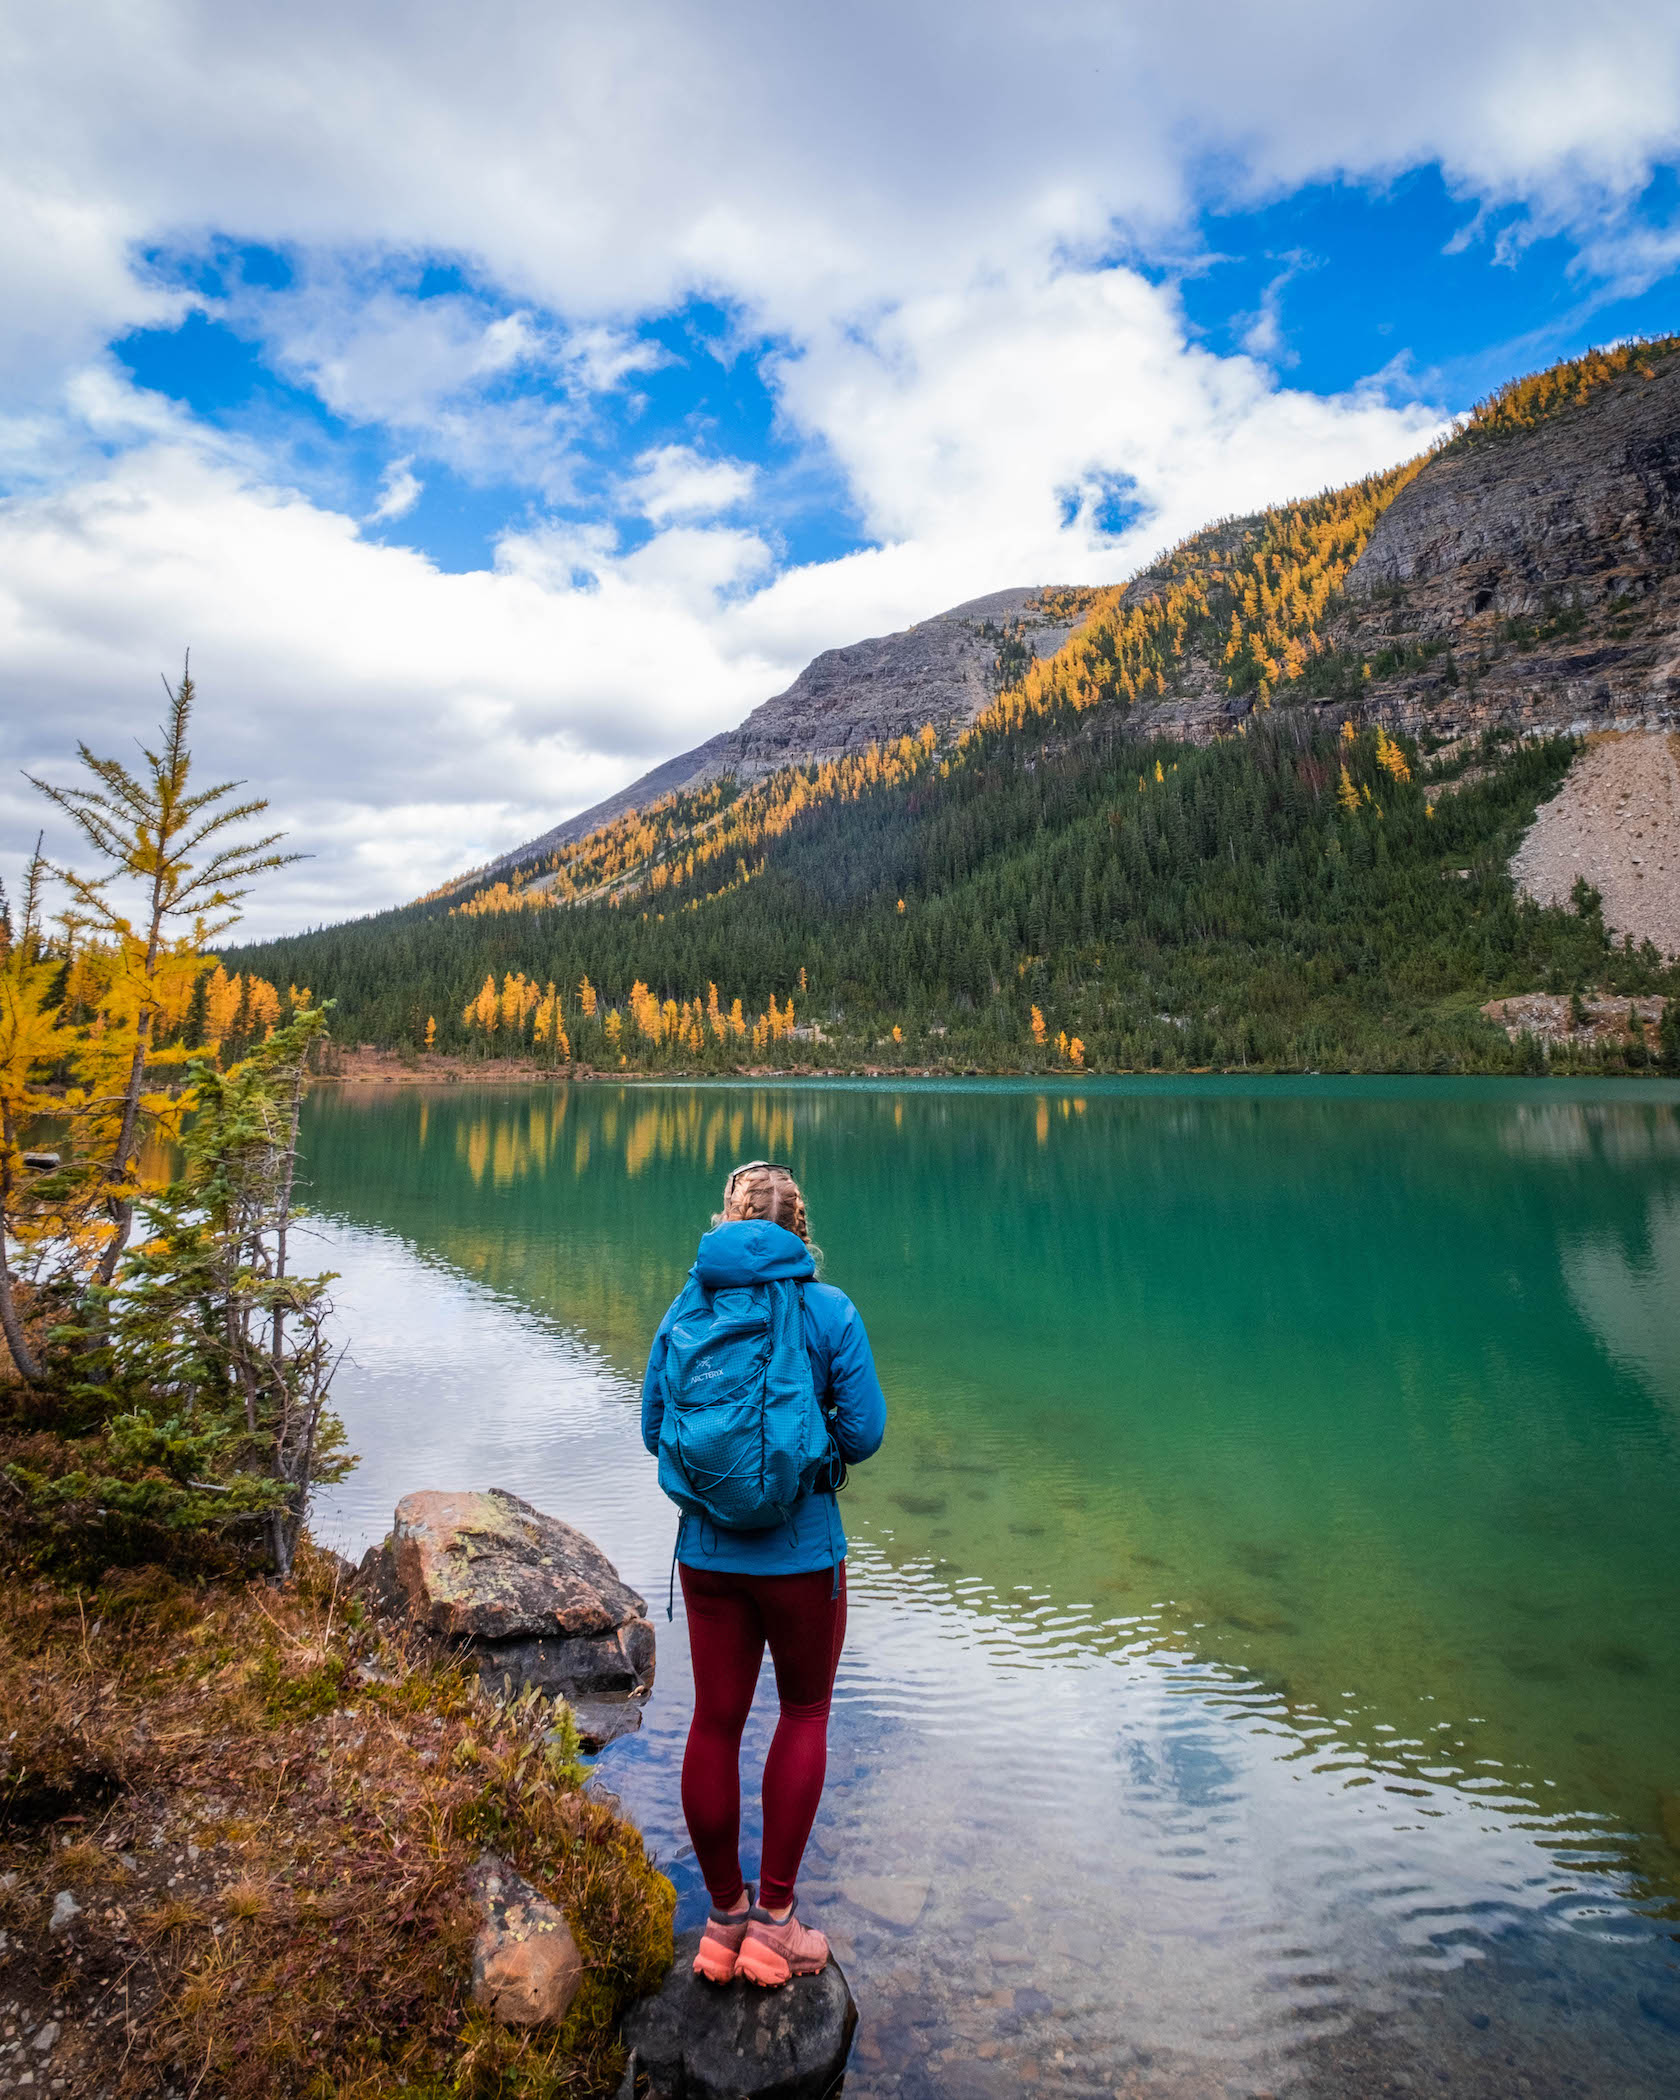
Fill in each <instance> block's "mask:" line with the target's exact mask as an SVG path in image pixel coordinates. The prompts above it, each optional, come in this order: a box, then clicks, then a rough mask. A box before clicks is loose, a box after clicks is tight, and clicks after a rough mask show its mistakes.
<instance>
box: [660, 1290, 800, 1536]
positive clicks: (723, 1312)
mask: <svg viewBox="0 0 1680 2100" xmlns="http://www.w3.org/2000/svg"><path fill="white" fill-rule="evenodd" d="M837 1455H838V1454H837V1453H836V1452H835V1450H834V1445H833V1439H832V1437H831V1435H830V1432H829V1427H828V1423H827V1421H826V1420H825V1419H824V1416H823V1411H822V1408H821V1406H820V1405H819V1403H818V1400H817V1393H816V1384H815V1381H814V1380H813V1378H812V1376H811V1359H810V1357H809V1356H808V1355H807V1353H806V1349H805V1293H804V1289H803V1287H802V1286H801V1285H800V1284H798V1283H796V1282H789V1281H784V1280H776V1281H773V1282H767V1283H752V1284H736V1285H730V1286H727V1287H726V1288H724V1289H722V1290H708V1289H707V1288H706V1287H705V1285H704V1284H702V1283H700V1282H698V1281H697V1280H696V1279H695V1278H694V1277H692V1276H691V1277H690V1278H689V1279H688V1282H687V1284H686V1285H685V1286H684V1288H683V1293H682V1296H681V1297H680V1298H679V1299H678V1300H677V1304H676V1309H675V1313H674V1315H673V1317H672V1320H671V1325H670V1327H669V1329H668V1330H667V1333H666V1339H665V1413H664V1418H663V1420H662V1421H661V1423H660V1427H659V1485H660V1486H661V1487H662V1488H663V1489H664V1490H665V1492H666V1494H667V1495H669V1496H670V1498H671V1500H672V1501H673V1502H674V1503H675V1504H676V1505H677V1507H678V1508H679V1509H680V1510H682V1511H683V1512H684V1513H685V1514H686V1515H688V1516H696V1517H700V1516H704V1517H710V1518H711V1519H712V1521H713V1523H714V1524H721V1525H724V1526H726V1527H727V1528H728V1529H729V1530H731V1531H767V1530H769V1528H770V1526H771V1525H773V1524H781V1523H785V1522H786V1521H787V1519H788V1517H789V1516H790V1515H791V1514H792V1511H793V1506H794V1504H795V1503H796V1502H797V1501H798V1500H799V1499H800V1497H801V1496H802V1495H804V1494H806V1493H807V1492H808V1491H809V1490H810V1488H811V1487H812V1486H813V1484H814V1483H815V1481H816V1478H817V1475H818V1474H819V1473H820V1472H822V1470H823V1469H824V1467H825V1466H826V1465H827V1463H828V1461H829V1459H830V1457H831V1456H837Z"/></svg>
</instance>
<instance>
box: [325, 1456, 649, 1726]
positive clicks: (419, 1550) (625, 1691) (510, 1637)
mask: <svg viewBox="0 0 1680 2100" xmlns="http://www.w3.org/2000/svg"><path fill="white" fill-rule="evenodd" d="M356 1589H357V1592H358V1593H359V1594H360V1595H361V1596H363V1597H364V1598H366V1599H367V1601H368V1602H369V1603H370V1604H372V1606H373V1607H374V1609H375V1610H376V1611H378V1612H381V1613H382V1614H384V1615H385V1616H387V1617H391V1618H396V1619H399V1620H404V1621H406V1622H407V1623H409V1624H410V1625H413V1626H416V1627H419V1628H422V1629H423V1630H424V1631H426V1632H428V1633H431V1634H435V1635H437V1636H439V1637H440V1638H442V1639H445V1640H450V1641H454V1642H457V1643H459V1644H460V1645H461V1646H462V1647H464V1648H465V1649H466V1651H467V1652H468V1653H469V1654H470V1655H471V1656H472V1658H473V1660H474V1661H475V1662H476V1663H477V1665H478V1670H479V1674H480V1676H481V1677H482V1678H483V1679H484V1681H485V1683H486V1684H487V1685H489V1686H491V1687H493V1688H495V1689H498V1690H499V1689H501V1688H502V1687H503V1686H506V1687H507V1688H508V1689H511V1690H514V1691H518V1690H522V1689H523V1688H524V1687H525V1686H526V1685H535V1686H537V1688H538V1689H539V1690H541V1691H543V1692H546V1693H547V1694H548V1695H549V1696H550V1697H551V1698H561V1699H565V1700H566V1701H567V1702H568V1703H569V1704H570V1705H571V1706H572V1707H573V1708H574V1711H575V1712H576V1713H577V1717H578V1732H579V1734H580V1736H581V1737H582V1738H583V1741H584V1743H585V1746H586V1747H594V1746H598V1745H599V1744H601V1743H603V1742H610V1741H611V1740H612V1738H613V1736H614V1735H622V1734H624V1733H625V1732H626V1730H627V1729H629V1728H634V1727H637V1726H639V1724H640V1720H641V1711H640V1708H639V1707H638V1706H636V1705H635V1704H633V1703H632V1702H633V1701H634V1700H636V1699H637V1698H639V1697H640V1696H642V1695H643V1694H645V1693H646V1692H647V1690H648V1688H649V1687H650V1686H651V1685H652V1683H653V1671H654V1638H653V1626H652V1624H651V1622H650V1621H649V1619H648V1617H647V1605H646V1603H645V1602H644V1601H643V1599H642V1598H640V1597H639V1596H637V1594H636V1592H635V1591H634V1590H633V1589H630V1588H629V1587H628V1586H627V1585H626V1584H624V1583H622V1582H620V1581H619V1579H618V1570H617V1569H616V1568H615V1567H614V1566H613V1564H612V1562H611V1561H610V1560H608V1559H607V1557H606V1555H605V1554H604V1553H603V1552H602V1551H601V1549H600V1547H599V1546H597V1545H596V1544H595V1542H594V1541H593V1540H592V1539H589V1538H586V1537H585V1536H584V1534H583V1533H582V1532H581V1531H578V1530H575V1529H574V1528H573V1526H571V1525H570V1524H565V1523H562V1522H561V1520H560V1519H559V1518H558V1517H550V1516H545V1515H544V1514H543V1512H542V1511H541V1510H539V1509H533V1508H532V1506H531V1504H530V1503H529V1502H522V1501H521V1500H520V1499H519V1497H518V1496H517V1495H510V1494H509V1493H508V1492H507V1490H506V1489H505V1488H489V1489H486V1490H483V1491H479V1490H474V1489H468V1490H463V1491H459V1492H453V1493H450V1492H439V1491H436V1490H426V1491H424V1492H422V1493H419V1494H414V1495H405V1496H404V1497H403V1498H402V1500H401V1501H400V1502H399V1503H398V1504H397V1508H396V1517H395V1521H394V1523H393V1525H392V1528H391V1532H390V1535H389V1536H388V1537H387V1538H386V1539H385V1540H384V1541H383V1543H382V1544H380V1545H378V1546H373V1547H370V1548H369V1549H368V1552H367V1554H366V1555H365V1556H364V1558H363V1561H362V1565H361V1567H360V1569H359V1570H358V1571H357V1575H356Z"/></svg>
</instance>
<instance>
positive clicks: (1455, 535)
mask: <svg viewBox="0 0 1680 2100" xmlns="http://www.w3.org/2000/svg"><path fill="white" fill-rule="evenodd" d="M1346 599H1347V605H1346V611H1345V612H1344V614H1343V616H1342V618H1341V619H1340V620H1339V621H1338V622H1336V623H1335V625H1334V626H1333V627H1332V629H1331V637H1332V639H1333V640H1334V641H1335V642H1337V643H1338V644H1340V645H1341V646H1345V647H1356V648H1358V649H1359V650H1360V651H1361V652H1362V653H1363V654H1364V655H1366V656H1367V657H1373V656H1376V657H1379V659H1380V657H1381V653H1382V652H1388V653H1389V654H1390V655H1392V656H1395V657H1398V658H1399V659H1400V662H1399V663H1398V664H1397V666H1396V667H1395V668H1394V669H1392V670H1390V671H1388V672H1387V673H1386V675H1383V676H1380V677H1378V678H1376V679H1374V680H1373V681H1372V690H1371V693H1370V698H1371V701H1372V704H1373V705H1375V706H1377V707H1378V708H1380V709H1381V711H1382V712H1383V713H1384V714H1385V715H1386V716H1388V718H1389V719H1390V720H1391V721H1393V722H1396V723H1398V724H1400V725H1401V726H1404V727H1406V728H1419V727H1424V726H1428V727H1430V728H1432V729H1433V730H1434V731H1435V733H1436V734H1437V735H1440V734H1447V733H1451V732H1452V731H1453V730H1455V729H1467V728H1479V727H1483V726H1486V725H1487V724H1489V723H1492V722H1503V723H1508V724H1510V725H1512V726H1514V727H1521V728H1529V727H1534V728H1539V727H1547V728H1552V727H1556V728H1587V729H1591V728H1608V727H1611V726H1616V725H1621V726H1627V727H1631V726H1635V725H1641V726H1647V727H1655V726H1658V725H1661V724H1665V723H1668V722H1672V721H1674V720H1676V719H1680V357H1668V358H1665V359H1663V360H1662V361H1661V362H1659V363H1657V364H1655V365H1654V367H1653V369H1652V372H1651V376H1649V377H1646V376H1645V375H1644V374H1643V373H1642V372H1640V371H1639V370H1637V369H1635V370H1633V371H1629V372H1625V373H1623V374H1621V375H1620V376H1619V377H1618V378H1616V379H1614V380H1612V381H1611V382H1610V383H1609V384H1608V385H1606V386H1604V387H1602V388H1600V389H1598V390H1597V391H1595V392H1594V393H1593V394H1592V395H1591V396H1590V397H1589V398H1588V399H1587V400H1585V401H1583V402H1580V403H1578V404H1575V405H1572V406H1569V407H1566V408H1563V409H1560V410H1557V411H1555V412H1554V413H1553V414H1551V415H1550V416H1548V417H1547V418H1546V420H1545V421H1543V422H1540V423H1537V424H1536V425H1534V426H1533V427H1532V428H1528V429H1516V430H1511V431H1504V430H1493V431H1489V432H1486V433H1475V432H1472V433H1470V434H1468V435H1467V436H1465V437H1463V438H1460V439H1459V440H1458V441H1457V442H1456V443H1454V444H1453V445H1450V446H1449V447H1448V448H1447V449H1446V450H1445V451H1444V452H1442V453H1441V454H1439V455H1438V456H1437V457H1436V458H1434V459H1432V460H1431V461H1430V462H1429V463H1428V465H1427V466H1425V467H1424V469H1423V471H1422V472H1421V473H1420V474H1419V475H1418V476H1417V477H1416V479H1415V480H1413V481H1412V482H1410V483H1409V484H1408V486H1407V487H1405V488H1404V489H1402V490H1401V492H1400V494H1399V495H1398V496H1397V497H1396V498H1395V499H1394V501H1393V503H1392V504H1390V506H1389V507H1388V509H1387V510H1386V511H1384V513H1383V515H1382V516H1381V517H1380V518H1379V519H1378V521H1377V525H1376V529H1375V531H1374V532H1373V533H1372V535H1371V538H1370V542H1369V544H1368V545H1367V546H1366V548H1365V551H1364V553H1363V554H1362V555H1361V556H1360V558H1359V560H1358V562H1357V563H1356V564H1355V566H1354V569H1353V571H1352V574H1351V575H1350V576H1349V578H1348V584H1347V592H1346Z"/></svg>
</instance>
